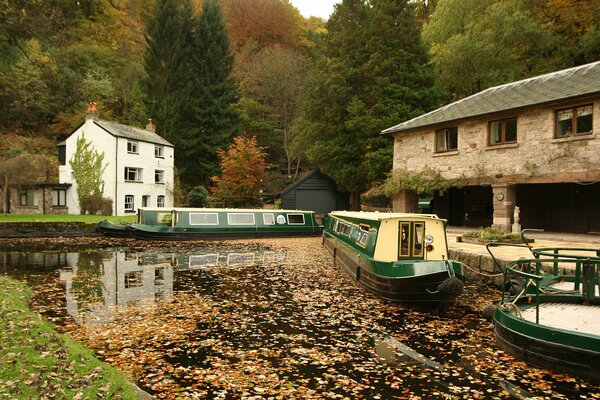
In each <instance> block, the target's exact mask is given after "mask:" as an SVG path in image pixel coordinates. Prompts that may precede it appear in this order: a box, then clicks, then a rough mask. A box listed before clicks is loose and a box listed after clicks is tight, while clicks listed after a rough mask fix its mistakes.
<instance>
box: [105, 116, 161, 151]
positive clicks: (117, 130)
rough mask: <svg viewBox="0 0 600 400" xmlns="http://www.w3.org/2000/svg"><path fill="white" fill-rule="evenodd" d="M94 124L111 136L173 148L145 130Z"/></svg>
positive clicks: (127, 126) (110, 123)
mask: <svg viewBox="0 0 600 400" xmlns="http://www.w3.org/2000/svg"><path fill="white" fill-rule="evenodd" d="M94 124H96V125H98V126H99V127H100V128H102V129H104V130H105V131H107V132H108V133H110V134H111V135H113V136H117V137H123V138H127V139H134V140H139V141H141V142H148V143H155V144H162V145H165V146H171V147H173V145H172V144H171V143H169V142H168V141H167V140H165V139H163V138H162V137H160V136H159V135H157V134H156V133H154V132H150V131H147V130H145V129H141V128H135V127H133V126H129V125H123V124H118V123H116V122H109V121H104V120H94Z"/></svg>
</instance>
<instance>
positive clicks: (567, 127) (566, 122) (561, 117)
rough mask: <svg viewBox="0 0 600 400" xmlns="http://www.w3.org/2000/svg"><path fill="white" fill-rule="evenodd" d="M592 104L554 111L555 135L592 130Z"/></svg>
mask: <svg viewBox="0 0 600 400" xmlns="http://www.w3.org/2000/svg"><path fill="white" fill-rule="evenodd" d="M592 119H593V109H592V105H591V104H589V105H586V106H580V107H573V108H568V109H565V110H558V111H557V112H556V137H557V138H561V137H565V136H570V135H580V134H582V133H591V132H592Z"/></svg>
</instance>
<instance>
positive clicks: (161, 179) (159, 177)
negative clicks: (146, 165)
mask: <svg viewBox="0 0 600 400" xmlns="http://www.w3.org/2000/svg"><path fill="white" fill-rule="evenodd" d="M154 183H165V171H163V170H160V169H157V170H154Z"/></svg>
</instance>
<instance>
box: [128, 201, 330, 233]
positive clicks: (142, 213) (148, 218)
mask: <svg viewBox="0 0 600 400" xmlns="http://www.w3.org/2000/svg"><path fill="white" fill-rule="evenodd" d="M128 229H129V232H130V234H131V235H132V236H133V237H135V238H137V239H154V240H195V239H227V238H259V237H280V236H281V237H283V236H310V235H319V234H321V232H322V231H323V224H322V223H320V218H319V217H318V216H317V215H316V214H315V213H314V212H313V211H302V210H272V209H233V208H174V209H165V208H141V209H139V211H138V223H136V224H130V225H129V228H128Z"/></svg>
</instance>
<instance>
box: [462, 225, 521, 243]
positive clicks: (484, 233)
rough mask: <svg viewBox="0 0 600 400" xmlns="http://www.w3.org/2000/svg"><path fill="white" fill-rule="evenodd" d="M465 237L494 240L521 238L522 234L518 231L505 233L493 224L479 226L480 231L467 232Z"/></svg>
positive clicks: (515, 239) (516, 239)
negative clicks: (484, 226)
mask: <svg viewBox="0 0 600 400" xmlns="http://www.w3.org/2000/svg"><path fill="white" fill-rule="evenodd" d="M463 236H464V237H469V238H475V239H483V240H488V241H494V240H512V241H518V240H521V236H520V235H519V234H518V233H505V232H502V231H501V230H500V229H498V228H494V227H492V226H490V227H487V228H479V230H478V231H473V232H467V233H465V234H464V235H463Z"/></svg>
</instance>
